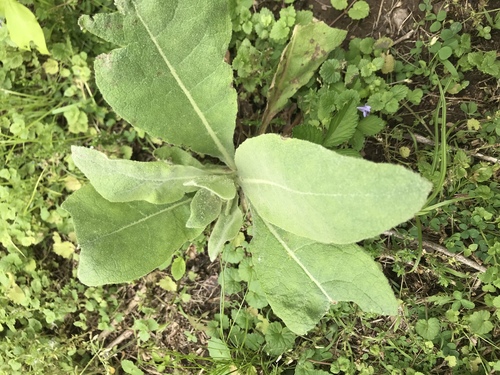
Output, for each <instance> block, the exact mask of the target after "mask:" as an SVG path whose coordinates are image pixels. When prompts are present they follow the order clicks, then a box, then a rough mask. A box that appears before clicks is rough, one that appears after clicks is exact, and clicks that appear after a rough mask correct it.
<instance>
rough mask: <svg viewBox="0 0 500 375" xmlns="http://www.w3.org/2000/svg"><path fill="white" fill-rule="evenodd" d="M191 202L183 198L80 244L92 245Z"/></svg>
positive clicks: (83, 245)
mask: <svg viewBox="0 0 500 375" xmlns="http://www.w3.org/2000/svg"><path fill="white" fill-rule="evenodd" d="M189 202H190V199H185V200H183V201H180V202H177V203H176V204H173V205H171V206H168V207H166V208H165V209H163V210H159V211H157V212H155V213H153V214H150V215H148V216H146V217H143V218H142V219H139V220H136V221H133V222H131V223H129V224H127V225H125V226H123V227H120V228H118V229H115V230H113V231H112V232H109V233H106V234H104V235H102V236H99V237H96V238H94V239H93V240H91V241H88V242H81V243H80V245H81V246H82V247H85V246H88V245H89V246H90V245H92V244H93V243H95V242H97V241H101V240H102V239H104V238H106V237H109V236H112V235H115V234H117V233H120V232H122V231H124V230H126V229H129V228H131V227H133V226H135V225H139V224H141V223H143V222H145V221H147V220H149V219H151V218H154V217H156V216H158V215H161V214H163V213H165V212H167V211H171V210H173V209H175V208H177V207H180V206H182V205H184V204H187V203H189Z"/></svg>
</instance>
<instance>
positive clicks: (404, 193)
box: [236, 134, 432, 244]
mask: <svg viewBox="0 0 500 375" xmlns="http://www.w3.org/2000/svg"><path fill="white" fill-rule="evenodd" d="M236 165H237V167H238V175H239V178H240V183H241V186H242V187H243V191H244V193H245V195H246V196H247V197H248V199H249V200H250V202H251V204H252V206H253V207H254V208H255V210H256V211H257V213H258V214H259V216H261V217H262V218H263V219H265V220H266V221H268V222H270V223H271V224H274V225H276V226H278V227H280V228H282V229H285V230H287V231H289V232H292V233H294V234H297V235H299V236H301V237H307V238H310V239H313V240H315V241H318V242H323V243H336V244H348V243H353V242H357V241H360V240H362V239H365V238H369V237H373V236H376V235H378V234H380V233H382V232H383V231H385V230H388V229H390V228H392V227H394V226H396V225H398V224H400V223H402V222H405V221H407V220H409V219H410V218H412V217H413V215H414V214H415V213H416V212H417V211H418V210H419V209H420V208H421V207H422V206H423V204H424V203H425V200H426V197H427V194H428V193H429V191H430V189H431V186H432V185H431V183H430V182H428V181H427V180H425V179H423V178H422V177H420V176H419V175H418V174H416V173H414V172H411V171H409V170H407V169H405V168H403V167H401V166H397V165H392V164H383V163H381V164H376V163H373V162H369V161H366V160H363V159H358V158H352V157H346V156H342V155H339V154H337V153H335V152H333V151H330V150H328V149H326V148H324V147H322V146H320V145H316V144H313V143H310V142H307V141H302V140H298V139H283V138H281V137H280V136H278V135H273V134H267V135H262V136H259V137H255V138H251V139H248V140H246V141H245V142H244V143H243V144H242V145H241V146H240V147H239V148H238V150H237V151H236Z"/></svg>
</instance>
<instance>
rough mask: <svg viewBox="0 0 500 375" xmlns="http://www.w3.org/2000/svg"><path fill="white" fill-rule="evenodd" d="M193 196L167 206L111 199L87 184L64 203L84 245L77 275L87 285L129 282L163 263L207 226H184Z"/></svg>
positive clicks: (77, 234)
mask: <svg viewBox="0 0 500 375" xmlns="http://www.w3.org/2000/svg"><path fill="white" fill-rule="evenodd" d="M189 202H190V200H189V199H184V200H181V201H179V202H177V203H173V204H168V205H153V204H150V203H147V202H143V201H136V202H126V203H112V202H109V201H107V200H106V199H104V198H103V197H101V196H100V195H99V193H97V192H96V191H95V190H94V188H93V187H92V186H91V185H86V186H84V187H83V188H81V189H80V190H78V191H77V192H75V193H73V194H72V195H71V196H70V197H69V198H68V199H67V200H66V201H65V202H64V204H63V208H64V209H65V210H67V211H68V212H69V213H70V214H71V216H72V217H73V221H74V224H75V230H76V237H77V239H78V243H79V244H80V247H81V249H82V251H81V254H80V263H79V266H78V277H79V279H80V281H81V282H82V283H84V284H86V285H103V284H112V283H123V282H130V281H132V280H134V279H137V278H139V277H141V276H143V275H145V274H147V273H148V272H151V271H152V270H154V269H155V268H156V267H158V266H160V265H161V264H162V263H164V262H165V261H166V260H167V259H168V258H169V257H171V256H172V254H173V253H174V252H175V251H176V250H177V249H179V247H180V246H181V245H182V244H183V243H185V242H186V241H189V240H192V239H193V238H195V237H197V236H198V235H200V233H201V232H202V231H203V229H188V228H186V227H185V224H186V221H187V219H188V218H189V213H190V210H189Z"/></svg>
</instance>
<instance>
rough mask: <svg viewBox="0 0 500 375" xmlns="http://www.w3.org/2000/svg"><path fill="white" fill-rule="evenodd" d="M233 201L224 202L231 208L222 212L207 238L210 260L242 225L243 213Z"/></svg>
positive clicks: (212, 259) (213, 258)
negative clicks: (227, 211) (226, 211)
mask: <svg viewBox="0 0 500 375" xmlns="http://www.w3.org/2000/svg"><path fill="white" fill-rule="evenodd" d="M233 203H234V204H233ZM235 203H236V202H231V201H230V202H227V203H226V205H232V208H231V210H230V211H229V213H225V212H222V214H221V215H220V216H219V219H217V222H216V223H215V226H214V229H213V230H212V233H211V234H210V238H209V239H208V255H209V256H210V260H211V261H212V262H213V261H214V260H215V259H216V258H217V256H218V255H219V254H220V253H221V252H222V250H223V249H224V244H225V243H226V242H227V241H231V240H232V239H233V238H235V237H236V236H237V235H238V233H239V231H240V229H241V226H242V225H243V214H242V213H241V210H240V208H239V207H238V205H237V204H235Z"/></svg>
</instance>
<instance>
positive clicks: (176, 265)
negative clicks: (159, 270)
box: [170, 257, 186, 281]
mask: <svg viewBox="0 0 500 375" xmlns="http://www.w3.org/2000/svg"><path fill="white" fill-rule="evenodd" d="M170 270H171V272H172V277H173V278H174V280H176V281H179V280H180V279H182V276H184V274H185V273H186V261H185V260H184V258H182V257H177V258H175V260H174V261H173V262H172V267H171V268H170Z"/></svg>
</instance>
